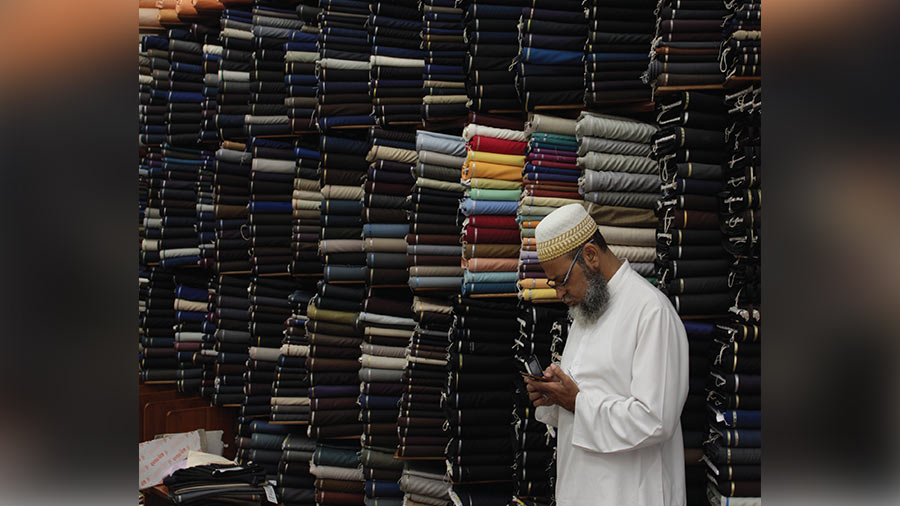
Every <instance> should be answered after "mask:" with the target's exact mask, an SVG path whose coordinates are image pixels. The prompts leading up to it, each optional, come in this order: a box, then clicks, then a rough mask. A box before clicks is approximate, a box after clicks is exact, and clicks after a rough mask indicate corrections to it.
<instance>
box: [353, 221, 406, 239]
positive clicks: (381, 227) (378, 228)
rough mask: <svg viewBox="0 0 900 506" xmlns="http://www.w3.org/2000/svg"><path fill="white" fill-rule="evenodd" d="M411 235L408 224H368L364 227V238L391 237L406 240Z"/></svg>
mask: <svg viewBox="0 0 900 506" xmlns="http://www.w3.org/2000/svg"><path fill="white" fill-rule="evenodd" d="M407 234H409V225H408V224H406V223H397V224H394V223H389V224H383V223H366V224H365V225H363V237H391V238H401V239H402V238H404V237H406V236H407Z"/></svg>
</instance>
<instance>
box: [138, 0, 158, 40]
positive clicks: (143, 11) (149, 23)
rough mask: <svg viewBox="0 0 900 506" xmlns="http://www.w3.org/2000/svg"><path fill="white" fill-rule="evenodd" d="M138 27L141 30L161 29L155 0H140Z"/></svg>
mask: <svg viewBox="0 0 900 506" xmlns="http://www.w3.org/2000/svg"><path fill="white" fill-rule="evenodd" d="M138 28H139V29H140V30H141V32H145V31H152V30H162V29H163V25H162V24H160V22H159V7H157V6H156V0H140V3H139V4H138Z"/></svg>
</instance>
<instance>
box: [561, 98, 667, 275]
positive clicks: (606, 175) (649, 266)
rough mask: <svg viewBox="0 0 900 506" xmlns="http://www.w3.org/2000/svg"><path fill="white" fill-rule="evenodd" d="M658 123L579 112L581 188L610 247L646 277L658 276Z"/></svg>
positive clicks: (577, 128) (579, 184)
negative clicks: (654, 147) (653, 155)
mask: <svg viewBox="0 0 900 506" xmlns="http://www.w3.org/2000/svg"><path fill="white" fill-rule="evenodd" d="M656 131H657V127H656V126H655V125H651V124H648V123H643V122H640V121H636V120H632V119H628V118H622V117H616V116H609V115H605V114H595V113H590V112H582V113H581V115H580V116H579V117H578V125H577V126H576V135H577V137H578V155H579V156H578V166H579V167H581V168H582V169H583V170H584V174H583V175H582V177H581V178H580V179H579V180H578V191H579V192H580V193H581V194H582V195H584V200H585V203H587V204H588V212H589V213H590V214H591V216H592V217H593V218H594V220H595V221H596V222H597V225H598V226H599V230H600V233H601V234H602V235H603V238H604V239H605V240H606V244H607V245H608V246H609V248H610V250H611V251H612V252H613V253H614V254H615V255H616V256H617V257H619V258H621V259H623V260H628V262H629V263H630V264H631V267H632V268H633V269H634V270H635V271H637V272H638V273H639V274H641V275H642V276H644V277H648V278H649V277H652V276H653V275H654V271H655V266H654V264H653V261H654V259H655V258H656V247H655V234H654V229H655V228H656V226H657V222H658V220H657V217H656V215H655V214H654V210H655V208H656V203H657V201H658V200H659V186H660V183H659V165H658V164H657V162H656V160H654V159H652V158H649V157H648V155H649V154H650V152H651V138H652V136H653V135H654V133H655V132H656Z"/></svg>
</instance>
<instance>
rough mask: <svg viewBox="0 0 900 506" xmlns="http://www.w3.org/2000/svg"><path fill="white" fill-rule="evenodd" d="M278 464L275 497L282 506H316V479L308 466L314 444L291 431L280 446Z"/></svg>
mask: <svg viewBox="0 0 900 506" xmlns="http://www.w3.org/2000/svg"><path fill="white" fill-rule="evenodd" d="M281 449H282V452H281V460H280V461H279V462H278V480H277V483H278V488H276V489H275V495H276V496H277V497H278V500H279V502H280V504H283V505H284V506H312V505H314V504H316V478H315V477H314V476H313V475H312V474H311V473H310V472H309V464H310V461H311V460H312V456H313V452H315V451H316V442H315V441H313V440H312V439H309V438H308V437H306V436H305V435H304V434H300V433H298V432H297V431H296V430H292V431H291V433H290V434H288V435H287V437H286V438H285V439H284V442H283V443H282V446H281Z"/></svg>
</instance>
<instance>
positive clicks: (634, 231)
mask: <svg viewBox="0 0 900 506" xmlns="http://www.w3.org/2000/svg"><path fill="white" fill-rule="evenodd" d="M597 230H599V231H600V235H602V236H603V238H604V239H605V240H606V244H609V245H619V246H650V247H654V248H655V247H656V229H653V228H638V227H613V226H609V225H598V226H597Z"/></svg>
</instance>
